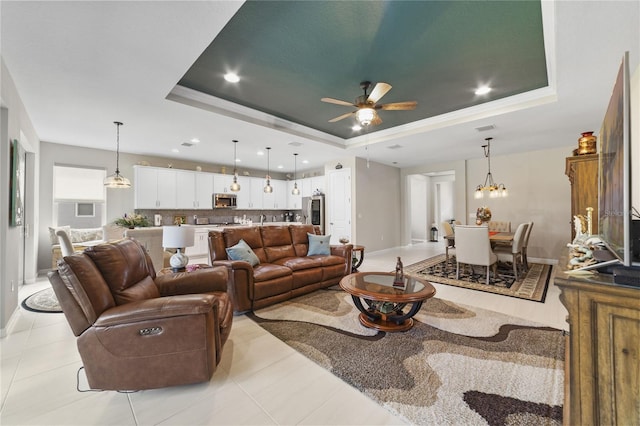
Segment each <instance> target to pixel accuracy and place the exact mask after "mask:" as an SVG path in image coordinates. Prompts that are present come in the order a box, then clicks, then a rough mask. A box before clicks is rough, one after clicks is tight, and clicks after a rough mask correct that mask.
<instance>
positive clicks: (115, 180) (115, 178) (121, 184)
mask: <svg viewBox="0 0 640 426" xmlns="http://www.w3.org/2000/svg"><path fill="white" fill-rule="evenodd" d="M113 124H115V125H116V172H115V173H114V174H112V175H110V176H107V177H106V178H105V179H104V182H103V184H104V186H105V187H106V188H131V182H130V181H129V179H127V178H126V177H124V176H122V175H121V174H120V126H122V123H121V122H120V121H114V122H113Z"/></svg>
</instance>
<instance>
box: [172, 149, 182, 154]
mask: <svg viewBox="0 0 640 426" xmlns="http://www.w3.org/2000/svg"><path fill="white" fill-rule="evenodd" d="M171 152H175V153H178V152H180V150H179V149H178V148H173V149H172V150H171Z"/></svg>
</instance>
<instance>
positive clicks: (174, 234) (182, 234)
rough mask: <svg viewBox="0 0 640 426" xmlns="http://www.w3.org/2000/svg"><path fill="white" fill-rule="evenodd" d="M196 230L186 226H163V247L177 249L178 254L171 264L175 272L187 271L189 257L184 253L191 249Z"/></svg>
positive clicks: (170, 260) (171, 260)
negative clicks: (185, 250) (185, 249)
mask: <svg viewBox="0 0 640 426" xmlns="http://www.w3.org/2000/svg"><path fill="white" fill-rule="evenodd" d="M194 236H195V229H193V228H189V227H186V226H163V227H162V246H163V247H164V248H172V249H176V250H177V251H176V253H175V254H174V255H173V256H171V259H169V263H170V264H171V270H172V271H173V272H180V271H184V270H185V266H187V263H189V257H188V256H187V255H186V254H184V253H183V252H182V250H183V249H184V248H185V247H191V246H192V245H193V243H194Z"/></svg>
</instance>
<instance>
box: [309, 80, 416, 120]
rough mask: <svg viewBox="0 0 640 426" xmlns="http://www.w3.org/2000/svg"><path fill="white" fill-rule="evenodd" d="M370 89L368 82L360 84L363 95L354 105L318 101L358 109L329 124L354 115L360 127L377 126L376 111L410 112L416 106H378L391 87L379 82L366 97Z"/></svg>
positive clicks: (327, 100) (326, 100)
mask: <svg viewBox="0 0 640 426" xmlns="http://www.w3.org/2000/svg"><path fill="white" fill-rule="evenodd" d="M370 87H371V82H370V81H363V82H362V83H360V88H361V89H362V90H364V95H361V96H358V97H357V98H356V100H355V102H354V103H351V102H347V101H341V100H340V99H333V98H322V99H320V100H321V101H322V102H327V103H330V104H336V105H344V106H354V107H356V108H358V109H357V110H355V111H352V112H348V113H346V114H342V115H340V116H338V117H336V118H332V119H331V120H329V123H335V122H336V121H340V120H342V119H345V118H347V117H349V116H351V115H355V116H356V120H358V123H360V125H361V126H369V125H372V126H377V125H378V124H380V123H382V119H381V118H380V117H379V116H378V113H377V110H379V109H382V110H387V111H399V110H411V109H415V108H416V105H417V104H418V103H417V102H416V101H406V102H394V103H390V104H380V105H378V104H377V102H378V101H379V100H380V98H382V97H383V96H384V95H385V94H386V93H387V92H388V91H389V90H391V85H390V84H388V83H383V82H379V83H377V84H376V85H375V87H374V88H373V89H372V90H371V93H369V94H368V95H367V91H368V90H369V88H370Z"/></svg>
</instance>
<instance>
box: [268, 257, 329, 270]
mask: <svg viewBox="0 0 640 426" xmlns="http://www.w3.org/2000/svg"><path fill="white" fill-rule="evenodd" d="M274 263H275V264H276V265H282V266H286V267H287V268H289V269H291V270H292V271H300V270H302V269H310V268H321V267H322V258H321V257H319V256H318V257H284V258H282V259H278V260H276V261H275V262H274Z"/></svg>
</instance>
